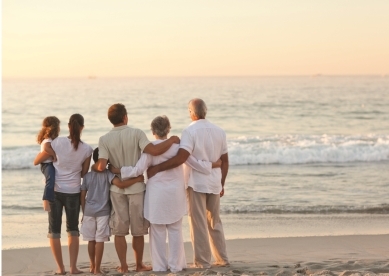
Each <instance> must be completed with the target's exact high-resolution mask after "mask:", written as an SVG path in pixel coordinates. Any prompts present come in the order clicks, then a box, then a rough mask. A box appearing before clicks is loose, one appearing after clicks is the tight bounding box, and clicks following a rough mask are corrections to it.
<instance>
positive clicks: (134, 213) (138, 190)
mask: <svg viewBox="0 0 389 276" xmlns="http://www.w3.org/2000/svg"><path fill="white" fill-rule="evenodd" d="M108 119H109V121H110V122H111V123H112V125H113V129H112V130H111V131H109V132H108V133H107V134H105V135H103V136H101V137H100V139H99V160H98V162H97V163H95V164H94V165H93V166H92V169H93V170H95V171H104V170H105V168H106V166H107V163H108V160H109V162H110V163H111V164H112V165H113V166H114V167H116V168H121V167H123V166H135V165H136V163H137V161H138V160H139V158H140V155H141V153H142V151H143V152H145V153H148V154H150V155H154V156H156V155H160V154H162V153H164V152H165V151H167V150H168V149H169V148H170V147H171V145H172V144H173V143H177V144H178V143H179V142H180V139H179V138H178V137H177V136H171V137H170V138H169V139H167V140H166V141H164V142H163V143H160V144H156V145H154V144H152V143H150V141H149V140H148V139H147V137H146V134H145V133H144V132H143V131H142V130H140V129H136V128H131V127H129V126H127V124H128V117H127V110H126V108H125V106H124V105H123V104H120V103H118V104H114V105H112V106H111V107H110V108H109V109H108ZM145 189H146V187H145V184H144V183H143V182H137V183H135V184H133V185H131V186H130V187H128V188H125V189H120V188H118V187H116V186H114V185H112V186H111V189H110V192H111V202H112V212H111V218H110V227H111V230H112V235H114V236H115V238H114V243H115V248H116V253H117V255H118V257H119V261H120V267H119V269H118V270H119V272H121V273H126V272H128V265H127V261H126V259H127V242H126V237H125V236H126V235H128V234H129V229H130V228H131V235H132V236H133V237H132V248H133V250H134V255H135V262H136V271H147V270H151V267H149V266H146V265H144V264H143V248H144V235H147V234H148V227H149V223H148V221H147V220H146V219H144V217H143V200H144V191H145Z"/></svg>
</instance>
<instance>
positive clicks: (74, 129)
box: [68, 114, 84, 150]
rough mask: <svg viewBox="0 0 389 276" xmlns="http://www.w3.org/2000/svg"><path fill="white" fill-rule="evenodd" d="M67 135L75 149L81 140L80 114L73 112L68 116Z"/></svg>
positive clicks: (82, 120) (81, 119)
mask: <svg viewBox="0 0 389 276" xmlns="http://www.w3.org/2000/svg"><path fill="white" fill-rule="evenodd" d="M68 126H69V136H70V140H71V141H72V144H73V147H74V149H75V150H77V149H78V145H79V143H80V142H81V131H82V128H83V127H84V117H82V115H81V114H73V115H72V116H70V118H69V123H68Z"/></svg>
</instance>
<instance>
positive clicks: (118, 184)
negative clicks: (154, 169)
mask: <svg viewBox="0 0 389 276" xmlns="http://www.w3.org/2000/svg"><path fill="white" fill-rule="evenodd" d="M143 181H144V177H143V175H140V176H138V177H134V178H129V179H126V180H120V178H119V177H117V176H115V177H114V178H113V179H112V184H113V185H115V186H116V187H118V188H120V189H124V188H127V187H130V186H131V185H133V184H135V183H138V182H143Z"/></svg>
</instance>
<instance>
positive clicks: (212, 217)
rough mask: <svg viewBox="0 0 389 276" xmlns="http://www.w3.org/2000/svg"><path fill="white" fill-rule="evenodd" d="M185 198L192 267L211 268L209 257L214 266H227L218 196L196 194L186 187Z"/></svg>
mask: <svg viewBox="0 0 389 276" xmlns="http://www.w3.org/2000/svg"><path fill="white" fill-rule="evenodd" d="M187 196H188V202H189V212H188V216H189V226H190V236H191V239H192V246H193V252H194V260H193V262H194V265H195V266H196V267H201V268H209V267H211V255H213V258H214V259H215V264H217V265H226V264H228V263H229V262H228V257H227V249H226V241H225V238H224V232H223V225H222V222H221V219H220V216H219V211H220V195H215V194H204V193H198V192H195V191H193V189H192V188H191V187H188V189H187Z"/></svg>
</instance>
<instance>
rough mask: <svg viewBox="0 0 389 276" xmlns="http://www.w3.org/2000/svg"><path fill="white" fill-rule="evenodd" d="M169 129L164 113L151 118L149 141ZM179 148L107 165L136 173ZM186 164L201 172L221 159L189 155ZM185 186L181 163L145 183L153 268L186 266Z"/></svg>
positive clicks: (124, 173) (126, 175)
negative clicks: (133, 162)
mask: <svg viewBox="0 0 389 276" xmlns="http://www.w3.org/2000/svg"><path fill="white" fill-rule="evenodd" d="M170 129H171V126H170V121H169V119H168V118H167V117H166V116H158V117H156V118H154V120H153V121H152V122H151V130H152V133H153V135H154V137H155V138H156V140H155V141H153V142H152V143H153V144H155V145H156V144H159V143H161V142H163V141H164V140H166V139H167V135H168V133H169V131H170ZM178 150H179V145H178V144H174V145H172V146H171V147H170V148H169V149H168V150H167V151H166V152H165V153H163V154H161V155H159V156H151V155H150V154H147V153H142V155H141V157H140V159H139V161H138V162H137V164H136V166H135V167H132V166H125V167H122V168H121V169H119V168H114V167H112V166H109V169H110V170H111V172H113V173H121V176H122V178H129V177H135V176H137V175H142V174H143V172H144V171H146V169H147V168H148V167H149V166H151V165H155V164H159V163H161V162H163V161H166V160H168V159H170V158H172V157H173V156H175V155H176V154H177V152H178ZM187 164H188V165H189V166H191V167H193V168H194V169H197V170H199V171H201V172H202V173H205V174H210V173H211V170H212V167H217V166H219V167H220V164H221V162H215V163H214V164H212V163H211V162H208V161H198V160H195V158H194V157H192V156H190V157H189V158H188V161H187ZM185 189H186V188H185V179H184V168H183V166H178V167H176V168H174V169H171V170H168V171H165V172H163V173H159V174H157V175H156V176H155V177H153V178H151V179H150V180H149V181H147V183H146V195H145V203H144V217H145V218H146V219H147V220H148V221H149V222H150V238H149V241H150V242H149V244H150V253H151V261H152V267H153V271H167V270H168V269H170V271H171V272H173V273H177V272H179V271H181V270H183V269H185V268H186V257H185V250H184V242H183V236H182V218H183V216H184V215H185V214H186V210H187V208H186V195H185ZM166 232H167V236H168V248H166ZM167 251H168V252H169V254H168V256H167Z"/></svg>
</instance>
